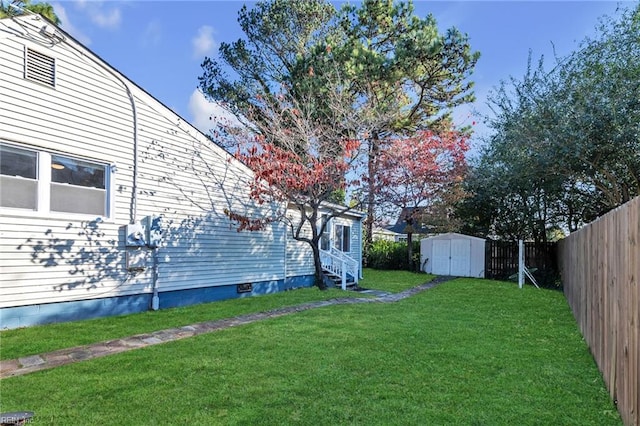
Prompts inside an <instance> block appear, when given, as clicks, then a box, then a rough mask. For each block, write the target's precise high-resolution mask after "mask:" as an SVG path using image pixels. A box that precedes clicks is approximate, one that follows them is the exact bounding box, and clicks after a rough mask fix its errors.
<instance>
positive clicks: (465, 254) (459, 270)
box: [420, 232, 485, 278]
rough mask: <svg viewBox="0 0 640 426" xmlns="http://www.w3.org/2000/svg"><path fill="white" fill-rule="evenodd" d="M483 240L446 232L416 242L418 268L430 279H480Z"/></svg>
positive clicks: (482, 275)
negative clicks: (418, 252) (418, 255)
mask: <svg viewBox="0 0 640 426" xmlns="http://www.w3.org/2000/svg"><path fill="white" fill-rule="evenodd" d="M484 244H485V240H484V239H482V238H478V237H472V236H470V235H463V234H457V233H455V232H449V233H446V234H440V235H435V236H433V237H428V238H424V239H422V240H421V241H420V265H421V268H422V270H423V271H424V272H427V273H429V274H434V275H452V276H457V277H475V278H484V250H485V248H484Z"/></svg>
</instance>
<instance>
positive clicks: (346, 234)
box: [333, 225, 351, 252]
mask: <svg viewBox="0 0 640 426" xmlns="http://www.w3.org/2000/svg"><path fill="white" fill-rule="evenodd" d="M333 230H334V238H333V245H334V247H335V248H337V249H338V250H340V251H344V252H350V251H351V227H350V226H348V225H335V226H334V228H333Z"/></svg>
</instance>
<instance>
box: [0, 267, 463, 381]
mask: <svg viewBox="0 0 640 426" xmlns="http://www.w3.org/2000/svg"><path fill="white" fill-rule="evenodd" d="M452 278H453V277H436V278H435V279H434V280H432V281H429V282H428V283H425V284H421V285H419V286H416V287H413V288H410V289H408V290H405V291H403V292H400V293H395V294H388V293H387V294H384V293H380V292H375V293H374V292H372V293H373V294H379V295H378V296H377V297H373V298H362V297H360V298H356V297H349V298H340V299H332V300H323V301H317V302H309V303H303V304H300V305H295V306H288V307H284V308H278V309H273V310H271V311H266V312H257V313H253V314H246V315H240V316H237V317H233V318H225V319H221V320H216V321H206V322H200V323H197V324H192V325H187V326H184V327H178V328H169V329H166V330H160V331H155V332H153V333H146V334H137V335H135V336H130V337H125V338H122V339H114V340H108V341H106V342H98V343H94V344H91V345H85V346H77V347H75V348H67V349H60V350H57V351H53V352H47V353H44V354H39V355H32V356H27V357H23V358H18V359H10V360H5V361H0V379H1V378H5V377H12V376H21V375H23V374H29V373H33V372H35V371H40V370H46V369H49V368H53V367H58V366H61V365H65V364H71V363H73V362H80V361H85V360H88V359H93V358H100V357H103V356H107V355H112V354H117V353H120V352H125V351H130V350H133V349H138V348H144V347H147V346H152V345H159V344H161V343H166V342H172V341H174V340H180V339H185V338H187V337H192V336H197V335H199V334H205V333H212V332H214V331H218V330H223V329H226V328H230V327H236V326H239V325H244V324H250V323H253V322H256V321H262V320H265V319H269V318H277V317H281V316H285V315H290V314H294V313H296V312H302V311H306V310H309V309H316V308H321V307H323V306H332V305H346V304H355V303H380V302H382V303H390V302H397V301H398V300H402V299H406V298H407V297H411V296H413V295H414V294H416V293H419V292H421V291H424V290H428V289H430V288H433V287H435V286H436V285H438V284H439V283H442V282H444V281H448V280H450V279H452Z"/></svg>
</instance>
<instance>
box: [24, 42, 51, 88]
mask: <svg viewBox="0 0 640 426" xmlns="http://www.w3.org/2000/svg"><path fill="white" fill-rule="evenodd" d="M55 77H56V61H55V59H54V58H52V57H50V56H47V55H43V54H42V53H40V52H36V51H35V50H31V49H29V48H27V60H26V62H25V78H27V79H29V80H33V81H35V82H38V83H41V84H46V85H47V86H51V87H55V85H56V79H55Z"/></svg>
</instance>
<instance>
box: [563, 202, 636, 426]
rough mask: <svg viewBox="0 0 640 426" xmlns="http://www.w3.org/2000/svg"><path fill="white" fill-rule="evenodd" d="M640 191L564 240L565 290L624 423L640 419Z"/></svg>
mask: <svg viewBox="0 0 640 426" xmlns="http://www.w3.org/2000/svg"><path fill="white" fill-rule="evenodd" d="M639 211H640V197H636V198H635V199H633V200H631V201H630V202H628V203H626V204H625V205H623V206H621V207H619V208H617V209H616V210H613V211H611V212H609V213H608V214H606V215H605V216H603V217H601V218H600V219H598V220H596V221H595V222H592V223H590V224H589V225H587V226H585V227H584V228H582V229H580V230H579V231H577V232H574V233H573V234H571V235H569V237H567V238H565V239H564V240H563V241H561V242H560V245H559V255H558V259H559V263H560V272H561V275H562V282H563V285H564V293H565V295H566V297H567V300H568V302H569V305H570V306H571V309H572V310H573V315H574V316H575V318H576V321H577V322H578V326H579V327H580V330H581V331H582V335H583V336H584V338H585V340H586V342H587V344H588V345H589V348H590V349H591V353H592V354H593V357H594V358H595V360H596V363H597V364H598V368H600V371H601V372H602V376H603V377H604V381H605V383H606V385H607V388H608V389H609V393H610V395H611V398H612V399H613V400H614V401H617V406H618V411H619V412H620V415H621V416H622V420H623V422H624V423H625V424H626V425H636V426H637V425H638V424H640V415H639V413H638V410H640V401H639V399H640V394H639V393H638V386H639V384H640V354H639V352H640V308H639V305H640V297H639V295H640V292H639V290H638V287H639V284H638V279H639V277H640V249H639V243H640V214H639Z"/></svg>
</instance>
